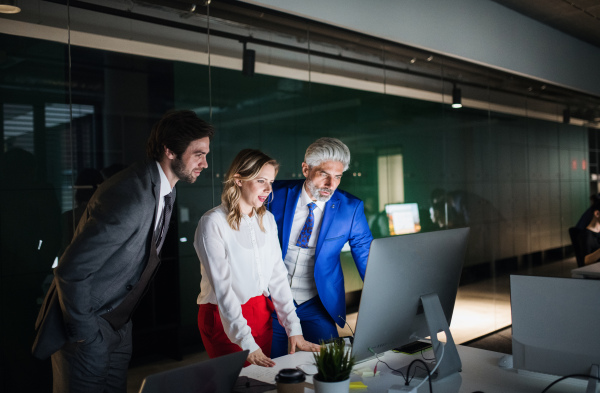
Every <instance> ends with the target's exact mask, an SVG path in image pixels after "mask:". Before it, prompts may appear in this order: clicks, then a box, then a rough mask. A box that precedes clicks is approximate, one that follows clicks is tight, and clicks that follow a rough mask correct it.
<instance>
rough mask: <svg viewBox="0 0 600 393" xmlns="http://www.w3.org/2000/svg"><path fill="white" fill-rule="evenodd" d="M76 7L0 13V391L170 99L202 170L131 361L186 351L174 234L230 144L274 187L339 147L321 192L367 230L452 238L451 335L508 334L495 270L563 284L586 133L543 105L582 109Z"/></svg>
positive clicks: (119, 6) (547, 94)
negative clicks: (458, 257)
mask: <svg viewBox="0 0 600 393" xmlns="http://www.w3.org/2000/svg"><path fill="white" fill-rule="evenodd" d="M96 3H98V2H81V1H79V2H78V1H75V2H72V5H71V7H70V9H69V8H67V7H66V2H65V4H63V3H62V2H60V1H39V2H32V4H35V5H32V6H31V8H28V7H26V6H24V7H23V12H22V14H20V15H17V16H10V17H8V16H6V17H2V22H3V23H4V22H6V24H7V25H10V26H9V27H6V28H4V30H3V33H2V34H0V42H1V45H0V48H2V52H1V56H0V67H1V68H2V73H1V74H0V80H1V84H0V93H1V94H0V105H1V106H0V135H2V138H3V142H4V146H3V156H2V160H1V165H2V166H1V174H2V177H3V179H4V181H3V182H2V192H1V198H2V199H1V203H0V206H2V212H1V213H0V227H1V228H2V237H1V240H0V242H1V243H0V244H1V250H2V258H1V260H2V263H1V267H0V291H1V294H0V295H1V296H0V301H1V304H2V306H1V307H2V308H1V310H2V315H3V316H4V317H3V318H2V322H0V323H1V329H2V331H1V332H0V333H1V334H0V336H1V337H2V367H1V369H2V370H3V371H2V372H3V373H6V375H4V374H3V376H2V377H3V378H2V379H3V380H4V381H5V382H4V383H5V386H6V387H9V388H10V387H13V385H11V384H15V383H16V382H15V381H18V383H20V384H22V383H29V384H31V385H32V387H36V388H39V389H42V388H46V387H47V382H48V378H49V372H50V370H49V368H48V363H47V362H38V361H34V360H33V359H32V358H31V357H30V355H29V353H30V352H29V351H30V347H31V343H32V340H33V335H34V329H33V326H34V323H35V319H36V316H37V313H38V310H39V308H40V306H41V301H42V299H43V297H44V294H45V291H46V290H47V288H48V285H49V282H50V280H51V278H52V266H53V264H54V263H56V261H57V258H59V257H60V255H61V253H62V251H63V250H64V248H65V247H66V246H67V245H68V243H69V241H70V239H71V237H72V236H73V230H74V228H75V227H76V225H77V222H78V217H80V214H81V210H82V209H83V208H84V206H85V203H86V200H87V199H89V196H90V195H91V194H92V193H93V191H94V189H95V188H96V187H97V186H98V184H100V183H101V182H102V181H103V179H106V178H107V177H110V176H111V175H113V174H114V173H115V172H117V171H118V170H120V169H122V168H123V167H125V166H127V165H129V164H131V163H133V162H135V161H137V160H140V159H143V158H144V156H145V141H146V138H147V137H148V135H149V132H150V129H151V127H152V125H153V124H154V122H156V121H157V120H158V119H159V118H160V117H161V116H162V115H163V114H164V113H165V112H166V111H167V110H169V109H173V108H176V109H192V110H194V111H195V112H196V113H198V115H199V116H201V117H202V118H204V119H205V120H207V121H210V122H212V123H213V124H214V125H215V127H216V130H217V132H216V136H215V138H214V139H213V141H212V143H211V154H210V155H209V168H208V169H207V170H205V171H203V173H202V174H201V176H200V178H199V179H198V181H197V182H196V183H195V184H191V185H190V184H178V186H177V188H178V195H177V201H176V212H175V214H174V218H173V219H174V220H176V221H175V222H176V223H177V225H173V224H172V226H171V229H170V231H169V240H168V241H167V245H166V246H165V249H164V250H165V251H164V253H165V258H164V259H165V260H164V262H163V264H162V266H161V268H160V270H161V271H160V273H159V274H158V275H157V278H156V280H155V282H154V284H153V287H152V289H151V290H150V291H149V293H148V295H147V296H146V298H145V300H144V303H143V304H142V305H141V306H140V308H139V309H138V311H137V312H136V314H135V316H134V325H135V335H134V337H135V338H134V348H135V349H134V360H135V358H141V357H143V356H145V355H149V354H152V355H155V354H160V355H165V356H169V357H172V358H175V359H177V358H179V357H181V354H182V351H186V350H188V349H189V348H199V346H200V337H199V334H198V333H197V327H196V314H197V307H196V297H197V295H198V291H199V281H200V269H199V261H198V258H197V256H196V254H195V251H194V248H193V244H192V243H193V238H194V232H195V230H196V225H197V223H198V220H199V218H200V217H201V216H202V214H203V213H204V212H206V211H207V210H209V209H210V208H212V207H213V206H215V205H217V204H219V203H220V192H221V181H222V178H223V175H224V173H225V171H226V170H227V168H228V166H229V164H230V162H231V160H232V159H233V157H234V156H235V154H236V153H237V152H238V151H239V150H241V149H243V148H257V149H261V150H263V151H265V152H266V153H268V154H270V155H272V156H273V157H274V158H276V159H277V160H278V161H279V163H280V171H279V174H278V179H293V178H301V177H302V175H301V162H302V161H303V156H304V151H305V149H306V147H307V146H308V145H309V144H310V143H311V142H313V141H314V140H316V139H317V138H319V137H322V136H332V137H336V138H339V139H341V140H342V141H343V142H345V143H346V144H347V145H348V147H349V148H350V150H351V152H352V162H351V165H350V168H349V170H348V171H347V172H346V173H345V175H344V177H343V180H342V183H341V185H340V188H342V189H344V190H346V191H349V192H350V193H352V194H354V195H356V196H358V197H360V198H361V199H362V200H363V201H364V202H365V213H366V214H367V217H368V220H369V225H370V227H371V230H372V232H373V234H374V236H375V237H383V236H389V235H390V221H389V217H388V215H387V214H386V211H385V206H386V205H387V204H392V203H393V204H397V203H415V204H417V206H418V219H419V223H418V225H419V228H420V230H421V231H436V230H444V229H446V228H452V227H460V226H469V227H471V238H470V244H469V249H468V255H467V259H466V261H465V267H464V271H463V276H462V281H461V287H460V288H459V296H458V300H457V306H456V310H455V316H454V322H453V325H452V329H453V334H456V337H455V340H456V341H457V342H459V343H462V342H468V341H469V340H472V339H474V338H476V337H479V336H481V335H485V334H487V333H490V332H493V331H495V330H498V329H501V328H504V327H506V326H508V325H510V304H509V300H508V293H509V292H508V289H509V288H508V274H510V273H515V272H518V273H523V274H544V275H561V276H570V269H571V268H573V267H575V262H574V258H572V253H571V250H570V240H569V237H568V232H567V229H568V228H569V227H570V226H572V225H574V223H575V222H576V221H577V219H578V218H579V216H580V214H581V213H582V212H583V211H584V210H585V209H586V208H587V206H588V204H589V193H590V186H589V168H588V163H587V161H588V130H589V127H590V125H589V124H587V123H586V121H584V120H581V119H577V118H576V117H575V116H573V117H572V118H571V121H570V122H564V121H563V111H564V110H565V108H566V106H567V105H575V104H574V103H583V104H585V103H591V104H594V103H595V100H596V99H595V98H593V97H584V96H581V95H578V94H576V93H573V92H569V91H566V90H564V89H559V88H556V87H552V86H546V85H542V84H541V83H539V82H534V81H527V80H526V79H523V78H517V77H515V76H511V75H508V74H503V73H500V72H497V71H493V70H487V69H485V68H483V67H476V66H474V65H470V64H467V63H459V62H458V61H455V60H452V59H449V58H444V57H443V56H441V55H437V54H429V53H424V52H422V51H419V50H417V49H414V48H406V47H401V46H399V45H394V44H393V43H389V42H384V41H377V40H375V39H372V38H368V37H366V38H365V37H361V39H360V40H359V39H356V37H354V38H353V36H352V34H351V32H347V31H342V32H341V33H339V36H336V34H333V33H332V32H335V30H332V31H329V32H328V31H327V29H326V28H325V27H324V26H322V25H319V24H317V23H311V22H308V21H303V20H298V19H294V18H292V17H289V18H290V19H286V18H287V17H286V16H283V15H281V14H271V15H267V17H264V18H263V19H262V20H259V19H258V18H253V17H252V15H251V14H252V12H253V11H254V9H252V8H250V9H248V8H244V9H243V10H242V11H243V12H240V11H239V10H236V9H235V7H234V6H232V5H231V4H229V3H227V2H225V4H224V5H223V6H221V8H219V6H218V5H215V7H216V8H215V14H216V16H210V9H208V8H207V7H206V6H204V7H199V9H197V10H195V12H194V13H191V12H189V10H187V11H186V10H181V9H179V10H175V9H172V8H166V7H160V6H158V5H155V6H144V5H140V4H138V3H137V2H134V3H135V5H134V6H130V5H128V4H125V3H126V2H119V1H113V2H106V4H108V5H105V4H102V5H100V4H99V3H98V4H96ZM150 3H152V2H150ZM156 3H157V4H158V3H160V2H156ZM128 7H130V8H128ZM211 7H212V6H211ZM228 7H229V8H228ZM207 11H208V12H207ZM234 11H235V12H234ZM228 12H230V13H228ZM236 12H237V13H236ZM207 14H209V15H207ZM100 20H102V24H100V22H99V21H100ZM286 23H287V25H286ZM281 25H286V28H287V29H288V30H281ZM69 28H70V30H69ZM10 29H13V30H14V31H12V30H10ZM6 30H8V31H6ZM23 31H26V32H25V33H24V32H23ZM85 34H88V35H85ZM240 37H244V38H245V40H240ZM336 37H338V38H336ZM353 39H354V40H355V44H354V46H347V44H348V42H351V41H352V40H353ZM242 41H243V42H242ZM248 51H254V53H251V52H248ZM454 89H460V90H461V94H462V96H461V97H460V98H461V99H462V104H463V107H462V108H460V109H454V108H452V106H451V104H452V103H453V90H454ZM454 98H456V96H455V97H454ZM590 132H593V130H591V131H590ZM443 258H444V256H443V255H440V263H443ZM557 261H559V262H557ZM342 263H343V267H344V274H345V280H346V289H347V300H348V309H349V311H356V308H357V305H358V302H357V299H359V297H360V289H361V287H362V282H361V280H360V277H359V276H358V274H357V272H356V268H355V267H354V266H353V261H352V257H351V255H350V253H349V252H347V251H343V252H342ZM390 263H402V256H401V255H399V256H398V260H397V261H390ZM454 332H456V333H454ZM15 360H16V361H15ZM32 370H35V371H36V372H38V375H40V376H41V377H40V378H38V379H35V380H32V379H31V378H29V377H27V376H28V375H31V372H32ZM23 381H28V382H23ZM40 391H42V390H40Z"/></svg>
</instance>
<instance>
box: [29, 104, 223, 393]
mask: <svg viewBox="0 0 600 393" xmlns="http://www.w3.org/2000/svg"><path fill="white" fill-rule="evenodd" d="M213 133H214V131H213V128H212V126H211V125H209V124H208V123H206V122H204V121H202V120H201V119H199V118H198V117H197V116H196V114H195V113H194V112H192V111H172V112H169V113H167V114H165V115H164V116H163V117H162V119H161V120H160V121H159V122H158V123H157V124H156V125H155V126H154V128H153V129H152V132H151V134H150V137H149V139H148V143H147V155H148V160H147V161H143V162H138V163H136V164H134V165H132V166H130V167H129V168H127V169H125V170H122V171H121V172H119V173H118V174H116V175H114V176H112V177H111V178H109V179H108V180H106V181H104V182H103V183H102V184H101V185H100V187H99V188H98V189H97V190H96V192H95V193H94V195H93V196H92V198H91V199H90V201H89V202H88V204H87V207H86V209H85V212H84V213H83V216H82V217H81V220H80V221H79V225H78V226H77V230H76V231H75V235H74V237H73V240H72V241H71V244H70V245H69V246H68V247H67V249H66V250H65V252H64V254H63V255H62V257H61V258H60V260H59V262H58V266H57V267H56V269H54V280H53V281H52V284H51V286H50V289H49V290H48V293H47V295H46V298H45V300H44V303H43V304H42V308H41V310H40V313H39V316H38V319H37V321H36V330H37V337H36V339H35V342H34V344H33V355H34V356H35V357H37V358H40V359H45V358H47V357H50V356H51V360H52V371H53V390H54V392H55V393H59V392H60V393H70V392H86V393H95V392H98V393H100V392H105V393H107V392H111V393H112V392H115V393H125V392H126V391H127V368H128V366H129V361H130V359H131V353H132V337H131V331H132V323H131V315H132V314H133V312H134V310H135V308H136V306H137V304H138V303H139V301H140V299H141V298H142V296H143V294H144V292H145V290H146V288H147V287H148V285H149V284H150V281H151V280H152V277H154V274H155V273H156V271H157V269H158V266H159V265H160V251H161V248H162V244H163V241H164V239H165V235H166V233H167V230H168V227H169V218H170V216H171V212H172V209H173V203H174V201H175V188H174V187H175V184H176V183H177V182H178V181H179V180H183V181H185V182H188V183H193V182H195V181H196V179H197V178H198V176H199V175H200V172H202V170H203V169H205V168H207V167H208V165H207V162H206V155H207V154H208V152H209V145H210V138H212V136H213Z"/></svg>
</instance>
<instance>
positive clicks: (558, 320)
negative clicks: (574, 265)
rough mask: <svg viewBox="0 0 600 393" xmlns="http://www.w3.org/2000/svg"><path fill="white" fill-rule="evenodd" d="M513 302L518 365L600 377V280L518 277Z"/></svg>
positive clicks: (515, 365) (512, 283)
mask: <svg viewBox="0 0 600 393" xmlns="http://www.w3.org/2000/svg"><path fill="white" fill-rule="evenodd" d="M510 302H511V313H512V352H513V354H512V356H513V368H515V369H517V370H526V371H531V372H537V373H543V374H551V375H558V376H565V375H571V374H582V375H591V376H595V377H598V376H599V375H598V366H600V339H599V338H598V328H599V326H600V312H599V311H598V310H600V280H589V279H578V278H558V277H536V276H517V275H513V276H510ZM589 381H590V384H592V385H593V386H592V387H590V388H589V389H588V391H590V392H596V391H598V385H597V379H594V378H591V379H590V380H589Z"/></svg>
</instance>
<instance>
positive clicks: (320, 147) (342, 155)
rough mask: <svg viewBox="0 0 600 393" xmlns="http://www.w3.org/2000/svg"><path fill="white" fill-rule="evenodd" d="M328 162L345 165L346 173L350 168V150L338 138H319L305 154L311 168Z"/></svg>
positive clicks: (305, 159)
mask: <svg viewBox="0 0 600 393" xmlns="http://www.w3.org/2000/svg"><path fill="white" fill-rule="evenodd" d="M327 161H339V162H341V163H342V164H344V171H346V170H347V169H348V166H350V149H348V146H346V145H345V144H344V143H343V142H342V141H340V140H339V139H336V138H327V137H325V138H319V139H317V140H316V141H314V142H313V143H312V144H311V145H310V146H309V147H308V149H306V154H304V162H306V163H307V164H308V166H309V167H311V168H312V167H315V166H319V165H321V164H322V163H324V162H327Z"/></svg>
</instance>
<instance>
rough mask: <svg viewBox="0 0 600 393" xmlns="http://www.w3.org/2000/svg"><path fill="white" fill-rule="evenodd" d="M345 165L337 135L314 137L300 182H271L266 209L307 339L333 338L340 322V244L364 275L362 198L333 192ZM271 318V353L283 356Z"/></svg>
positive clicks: (281, 337) (366, 233) (367, 240)
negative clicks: (274, 225)
mask: <svg viewBox="0 0 600 393" xmlns="http://www.w3.org/2000/svg"><path fill="white" fill-rule="evenodd" d="M349 165H350V150H349V149H348V147H347V146H346V145H345V144H344V143H343V142H342V141H340V140H339V139H335V138H320V139H318V140H317V141H315V142H314V143H312V144H311V145H310V146H309V147H308V148H307V149H306V154H305V155H304V162H303V163H302V174H303V175H304V177H305V178H306V180H285V181H276V182H275V183H274V185H273V196H274V198H273V201H272V202H271V203H270V204H269V210H270V211H271V212H272V213H273V215H274V216H275V220H276V221H277V230H278V233H279V241H280V244H281V249H282V251H283V260H284V264H285V267H286V269H287V273H288V282H289V285H290V287H291V289H292V294H293V295H294V301H295V303H296V304H297V309H296V313H297V314H298V317H300V321H301V323H302V331H303V332H304V335H305V337H306V339H307V340H309V341H312V342H321V341H326V340H329V339H332V338H336V337H338V331H337V327H336V324H337V325H338V326H340V327H343V326H344V325H345V323H346V295H345V288H344V275H343V272H342V266H341V261H340V253H341V251H342V247H344V245H345V244H346V242H348V243H349V245H350V250H351V252H352V257H353V258H354V263H355V264H356V267H357V269H358V272H359V274H360V277H361V278H362V279H364V276H365V269H366V266H367V259H368V256H369V249H370V247H371V241H372V240H373V236H372V235H371V231H370V230H369V225H368V223H367V219H366V217H365V211H364V205H363V202H362V201H361V200H360V199H358V198H356V197H355V196H353V195H351V194H349V193H347V192H345V191H342V190H338V189H337V187H338V186H339V184H340V182H341V180H342V175H343V174H344V171H346V170H347V169H348V167H349ZM280 322H282V321H280V320H279V318H278V316H277V315H274V319H273V349H272V352H271V354H272V356H273V357H274V358H275V357H278V356H283V355H285V354H287V352H288V351H287V349H288V348H287V340H286V339H285V330H284V328H283V326H282V324H281V323H280Z"/></svg>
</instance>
